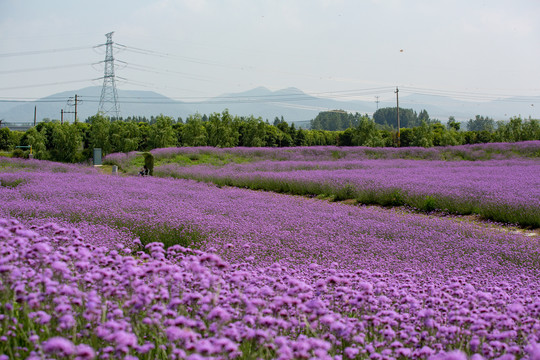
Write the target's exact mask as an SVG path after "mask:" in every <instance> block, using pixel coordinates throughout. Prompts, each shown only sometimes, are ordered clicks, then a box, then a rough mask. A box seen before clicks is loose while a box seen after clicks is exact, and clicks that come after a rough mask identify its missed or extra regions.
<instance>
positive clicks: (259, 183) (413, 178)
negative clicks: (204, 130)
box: [106, 141, 540, 227]
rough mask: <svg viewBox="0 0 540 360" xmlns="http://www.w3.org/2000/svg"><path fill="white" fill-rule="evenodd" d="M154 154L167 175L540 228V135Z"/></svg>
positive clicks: (133, 159)
mask: <svg viewBox="0 0 540 360" xmlns="http://www.w3.org/2000/svg"><path fill="white" fill-rule="evenodd" d="M153 154H154V156H155V158H156V161H157V167H156V170H155V174H156V175H157V176H162V177H174V178H185V179H194V180H198V181H206V182H212V183H214V184H216V185H228V186H236V187H241V188H249V189H253V190H268V191H274V192H279V193H287V194H295V195H309V196H318V197H321V198H330V199H333V200H347V199H350V200H354V201H356V202H358V203H361V204H378V205H383V206H407V207H408V208H411V209H415V210H419V211H423V212H431V211H439V212H444V213H451V214H460V215H468V214H477V215H481V216H482V217H484V218H485V219H489V220H493V221H497V222H503V223H514V224H518V225H521V226H532V227H540V141H530V142H524V143H517V144H483V145H475V146H455V147H446V148H435V149H433V148H431V149H424V148H407V149H376V148H375V149H374V148H358V147H356V148H354V147H353V148H338V147H311V148H294V149H257V148H251V149H239V148H235V149H213V148H212V149H210V148H203V149H200V148H170V149H157V150H154V151H153ZM137 160H139V162H140V156H137V155H136V153H131V154H127V155H126V154H111V155H109V156H108V157H107V160H106V161H108V162H109V163H114V164H117V165H119V166H120V167H121V168H123V169H125V170H126V171H128V172H130V171H131V172H132V173H134V172H135V171H136V170H135V169H137V165H139V164H138V163H137ZM136 164H137V165H136ZM138 167H140V165H139V166H138Z"/></svg>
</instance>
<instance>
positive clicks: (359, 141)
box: [351, 116, 384, 147]
mask: <svg viewBox="0 0 540 360" xmlns="http://www.w3.org/2000/svg"><path fill="white" fill-rule="evenodd" d="M351 143H352V145H355V146H370V147H377V146H384V140H383V138H382V137H381V134H380V131H379V130H378V129H377V125H376V124H375V122H374V121H373V120H371V119H369V118H368V117H367V116H363V117H362V118H361V119H360V122H359V123H358V126H357V127H356V128H355V131H354V132H353V135H352V139H351Z"/></svg>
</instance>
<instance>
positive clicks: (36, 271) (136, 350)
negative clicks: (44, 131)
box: [0, 219, 540, 360]
mask: <svg viewBox="0 0 540 360" xmlns="http://www.w3.org/2000/svg"><path fill="white" fill-rule="evenodd" d="M51 231H53V235H52V236H49V234H50V233H51ZM0 241H1V243H2V247H1V249H2V250H1V252H0V280H1V281H0V287H1V289H0V290H1V292H0V294H1V295H0V303H1V307H0V317H1V320H0V321H2V324H3V325H4V326H3V327H2V328H1V329H0V353H3V354H4V356H9V357H11V358H13V357H20V356H26V357H27V358H30V359H38V358H42V357H43V356H48V357H50V356H55V357H58V358H76V359H94V358H101V359H113V358H132V357H133V356H135V355H136V356H138V357H139V358H148V359H154V358H172V359H192V360H193V359H226V358H243V357H248V358H266V359H274V358H275V359H308V358H317V359H355V358H377V359H393V358H399V357H404V358H419V359H427V358H433V359H466V358H467V357H466V354H469V355H474V356H473V358H475V359H482V358H497V357H501V356H504V358H505V359H506V358H508V359H514V358H517V357H525V358H527V357H528V358H530V359H535V358H536V356H538V354H539V353H540V346H539V345H537V342H538V341H540V336H539V334H540V287H539V283H538V281H537V279H538V278H537V277H533V276H534V275H538V273H537V272H536V273H534V272H532V273H531V272H530V271H528V270H526V269H525V270H524V271H523V274H521V275H520V276H515V277H513V278H509V277H505V274H494V275H492V278H491V282H490V283H489V284H486V282H485V280H479V279H478V278H476V273H478V272H481V270H475V269H471V270H470V271H465V272H463V271H462V274H461V275H459V276H456V275H454V274H452V273H450V274H448V276H447V278H446V279H443V278H440V279H438V280H434V279H433V278H432V277H431V276H429V275H428V274H422V273H420V272H400V273H388V272H370V271H368V270H363V269H358V270H356V271H354V272H353V271H345V270H339V269H337V268H329V269H327V268H323V267H321V266H318V265H315V264H311V265H310V266H307V267H305V268H304V269H301V268H299V267H297V266H287V265H284V264H281V263H274V264H272V265H270V266H259V265H258V264H256V263H254V262H253V261H252V260H251V261H247V262H239V263H236V264H230V263H227V262H226V261H224V260H222V258H221V257H220V256H218V255H216V254H214V253H211V252H203V251H200V250H191V249H187V248H184V247H181V246H178V245H177V246H172V247H170V248H168V249H164V247H163V244H160V243H152V244H148V245H147V250H148V252H146V253H145V252H139V253H137V254H136V256H133V255H131V254H130V252H129V251H125V250H126V249H124V248H119V249H117V250H110V249H107V248H104V247H95V246H92V245H90V244H88V243H86V242H84V239H82V238H81V237H80V236H79V235H77V232H76V231H73V230H70V229H65V228H60V227H58V226H56V225H55V224H46V225H44V226H40V227H34V228H33V229H28V228H26V227H25V226H23V225H22V224H20V223H19V222H17V221H15V220H6V219H0ZM308 269H309V271H306V270H308ZM454 273H455V272H454ZM466 273H468V274H466ZM426 278H430V279H431V280H434V281H426V280H427V279H426Z"/></svg>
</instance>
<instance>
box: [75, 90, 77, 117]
mask: <svg viewBox="0 0 540 360" xmlns="http://www.w3.org/2000/svg"><path fill="white" fill-rule="evenodd" d="M75 122H77V94H75Z"/></svg>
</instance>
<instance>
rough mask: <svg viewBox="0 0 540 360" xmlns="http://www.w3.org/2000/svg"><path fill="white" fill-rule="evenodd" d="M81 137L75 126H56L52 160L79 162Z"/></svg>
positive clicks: (53, 136)
mask: <svg viewBox="0 0 540 360" xmlns="http://www.w3.org/2000/svg"><path fill="white" fill-rule="evenodd" d="M80 143H81V135H80V133H79V129H78V128H77V127H76V126H75V125H73V124H68V123H64V124H55V126H54V128H53V133H52V145H53V146H52V148H51V149H50V150H49V151H50V154H51V159H52V160H55V161H61V162H71V163H73V162H77V161H79V160H81V158H80V156H79V146H80Z"/></svg>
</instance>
